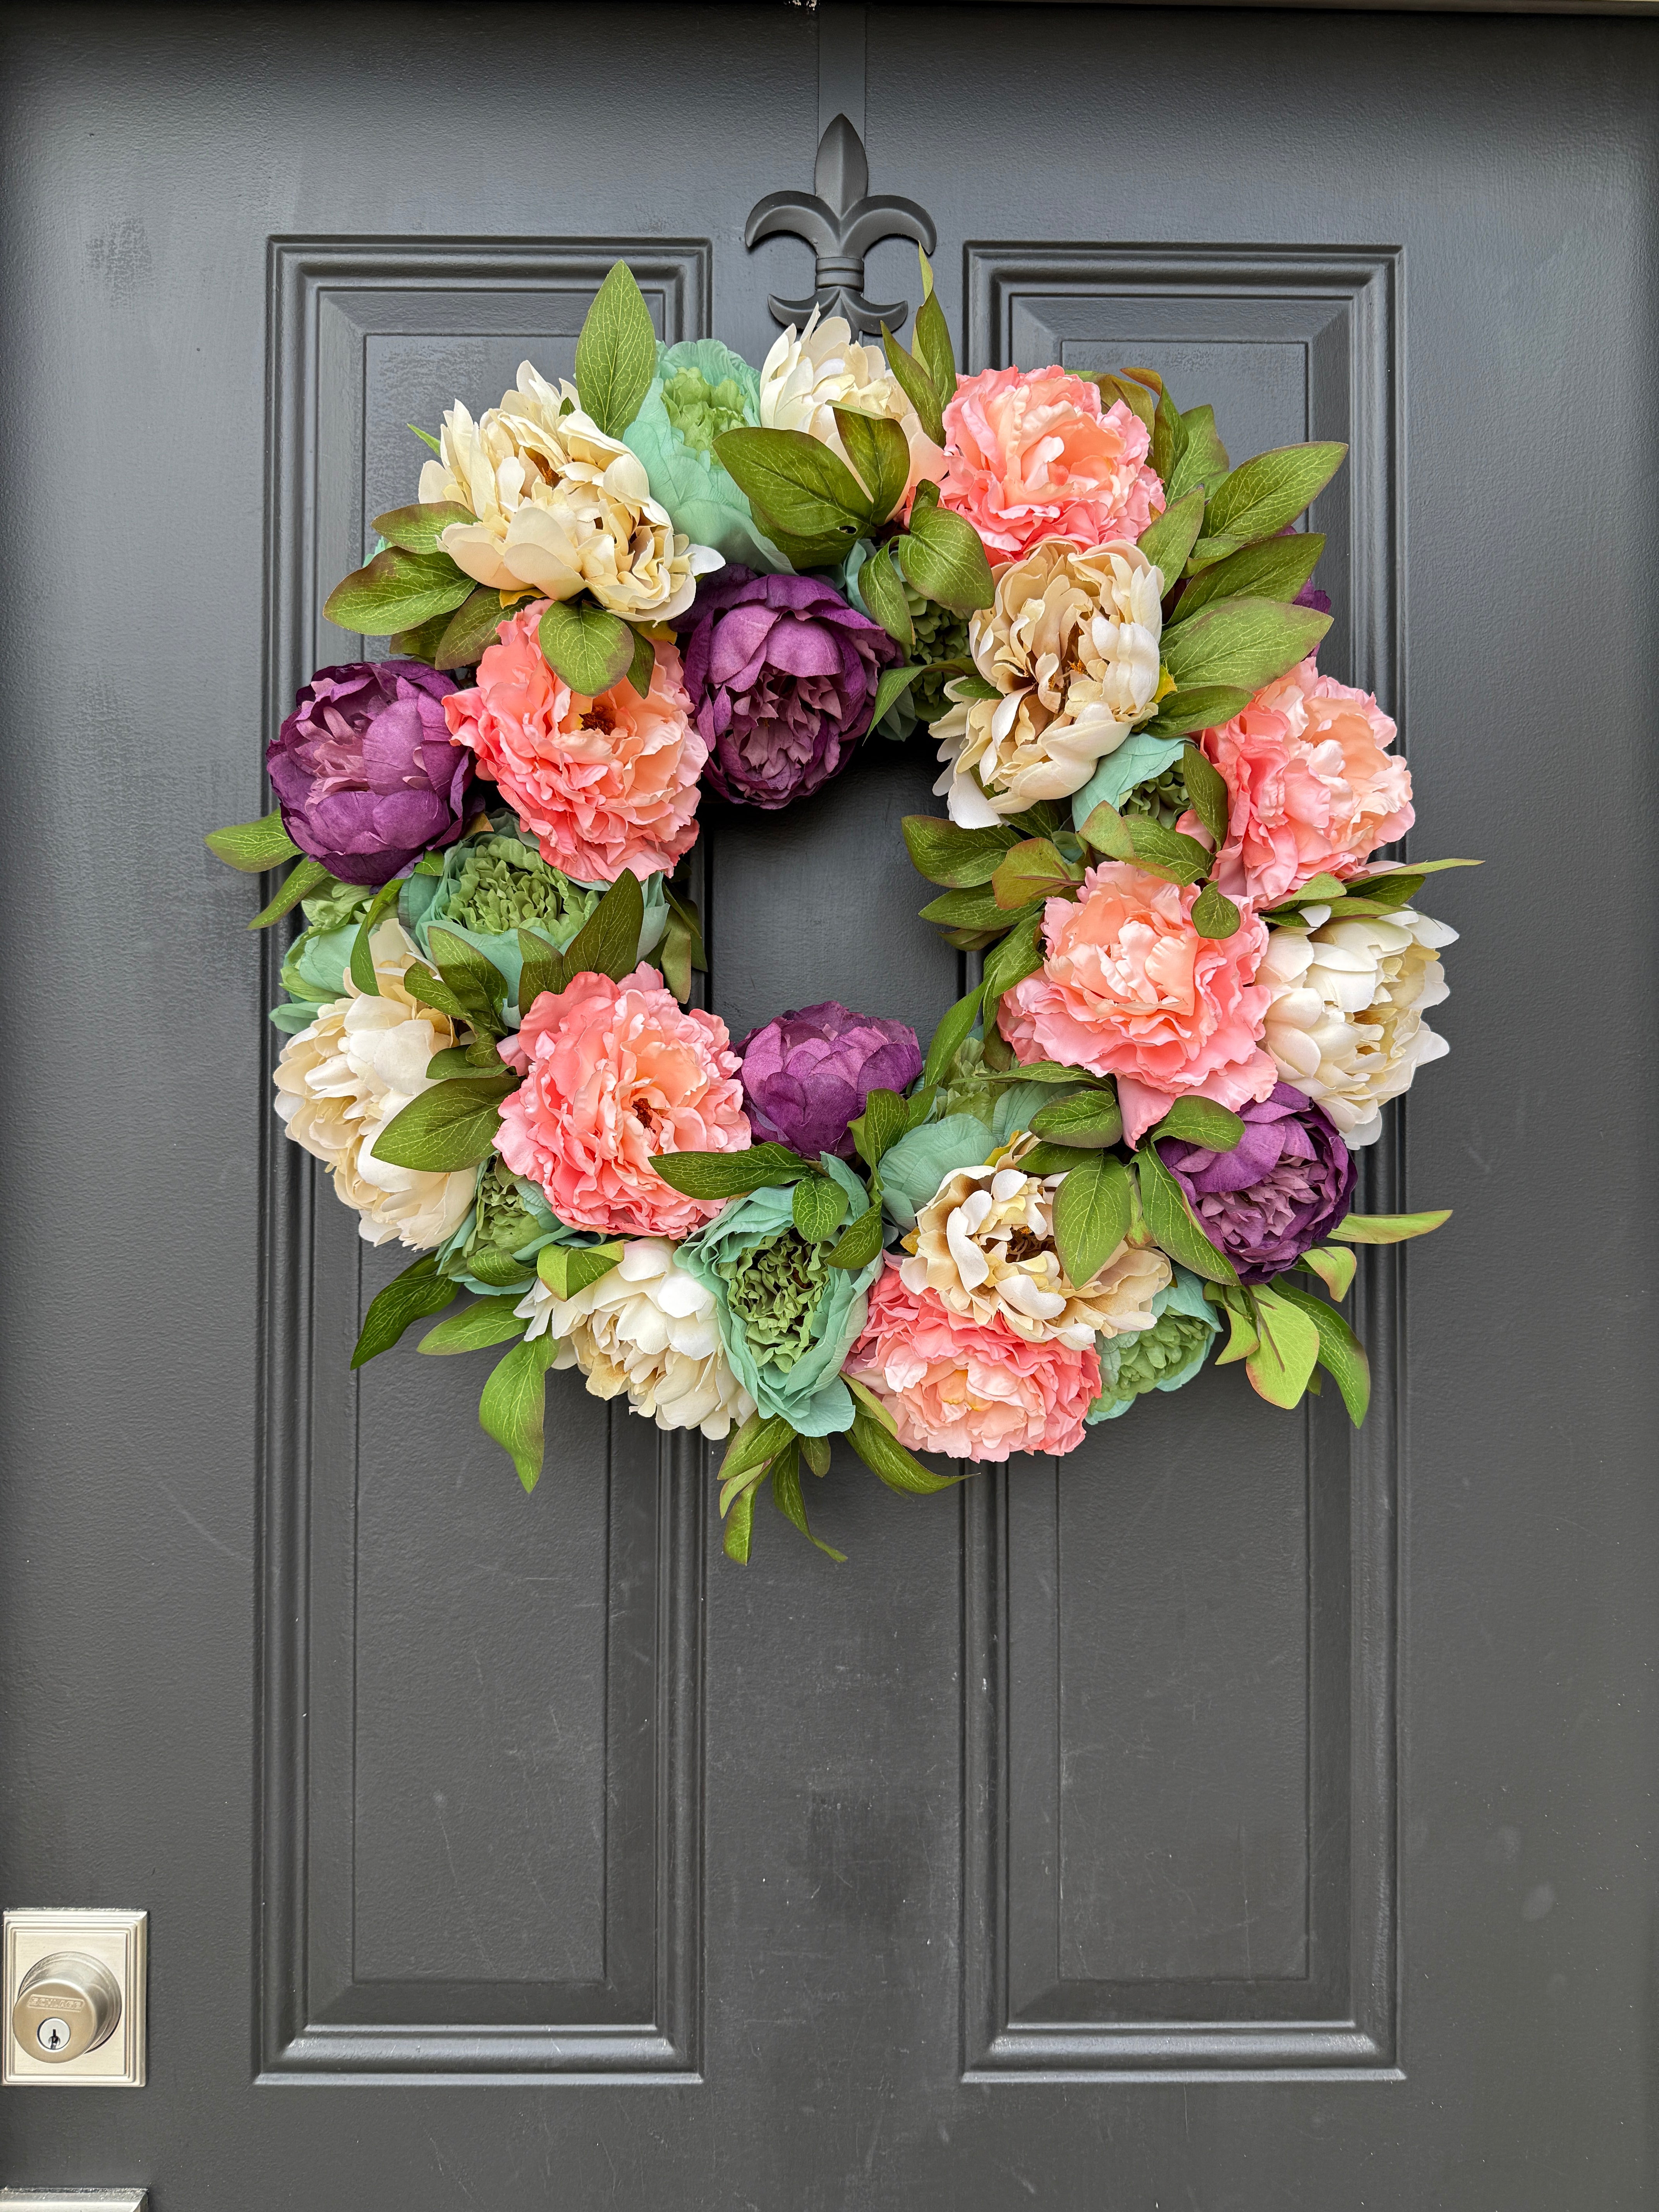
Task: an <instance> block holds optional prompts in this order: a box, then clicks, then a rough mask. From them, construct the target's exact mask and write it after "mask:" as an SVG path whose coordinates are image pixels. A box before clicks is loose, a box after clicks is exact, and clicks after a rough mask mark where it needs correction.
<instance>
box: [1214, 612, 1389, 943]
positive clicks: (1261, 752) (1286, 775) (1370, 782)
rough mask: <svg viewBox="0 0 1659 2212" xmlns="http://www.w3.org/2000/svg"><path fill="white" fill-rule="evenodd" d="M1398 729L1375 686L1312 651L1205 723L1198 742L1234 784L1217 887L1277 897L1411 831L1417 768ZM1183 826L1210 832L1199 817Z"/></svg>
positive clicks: (1356, 863) (1351, 868)
mask: <svg viewBox="0 0 1659 2212" xmlns="http://www.w3.org/2000/svg"><path fill="white" fill-rule="evenodd" d="M1394 740H1395V726H1394V724H1393V723H1392V722H1391V721H1390V720H1389V717H1388V716H1387V715H1386V714H1384V713H1383V710H1382V708H1380V707H1379V706H1378V705H1377V703H1376V700H1375V699H1374V698H1373V697H1372V696H1371V695H1370V692H1369V691H1357V690H1354V688H1353V687H1352V684H1339V683H1338V682H1337V681H1336V678H1334V676H1322V675H1321V674H1320V673H1319V671H1318V669H1317V668H1316V666H1315V665H1314V657H1313V655H1312V654H1311V653H1310V654H1309V656H1308V658H1307V659H1305V660H1304V661H1303V662H1302V664H1301V665H1300V666H1299V667H1297V668H1293V669H1291V671H1290V673H1289V674H1288V675H1286V676H1281V677H1279V678H1278V679H1277V680H1276V681H1275V682H1273V683H1272V684H1268V685H1267V689H1266V690H1263V691H1259V692H1258V693H1257V694H1256V696H1255V698H1254V699H1253V700H1251V702H1250V703H1249V706H1248V707H1247V708H1245V709H1244V711H1243V714H1237V715H1235V716H1234V718H1233V720H1231V722H1225V723H1223V725H1222V726H1221V727H1220V728H1219V729H1217V730H1206V731H1205V732H1204V733H1203V735H1202V736H1201V737H1200V738H1199V739H1198V740H1197V742H1198V743H1199V744H1200V745H1201V746H1202V748H1203V750H1204V751H1205V752H1206V754H1207V755H1208V757H1210V759H1211V760H1212V761H1213V762H1214V763H1215V765H1216V767H1217V768H1218V769H1220V771H1221V774H1222V775H1223V777H1224V778H1225V781H1226V785H1227V842H1226V843H1225V845H1224V846H1223V847H1222V848H1221V852H1220V854H1219V856H1218V860H1217V861H1216V866H1215V871H1214V873H1215V880H1216V884H1217V886H1218V889H1220V890H1223V891H1225V893H1226V895H1227V896H1228V897H1229V898H1231V899H1240V898H1246V899H1249V900H1251V901H1252V902H1254V903H1255V905H1257V906H1268V905H1271V904H1272V903H1273V901H1274V900H1276V899H1281V898H1283V897H1284V896H1285V894H1286V893H1287V892H1289V891H1293V890H1299V889H1300V887H1301V886H1302V885H1303V884H1305V883H1307V882H1308V881H1310V878H1313V877H1315V876H1316V875H1319V874H1321V873H1326V874H1329V875H1333V876H1337V877H1347V876H1351V875H1352V874H1353V873H1354V872H1355V870H1356V869H1358V868H1359V867H1360V866H1363V865H1364V862H1365V861H1366V860H1369V859H1370V855H1371V854H1373V853H1374V852H1375V851H1376V848H1377V847H1378V846H1379V845H1390V844H1392V843H1393V842H1394V841H1395V838H1396V837H1403V836H1405V834H1406V832H1407V829H1410V828H1411V826H1412V823H1413V821H1414V820H1415V819H1416V817H1415V815H1414V813H1413V810H1412V778H1411V770H1410V769H1408V768H1407V765H1406V763H1405V762H1404V761H1403V760H1398V759H1396V758H1395V757H1394V756H1393V755H1391V754H1390V753H1389V750H1388V749H1389V746H1390V745H1391V744H1393V743H1394ZM1180 826H1181V827H1182V829H1185V830H1186V831H1188V833H1189V834H1190V835H1196V836H1201V835H1202V834H1203V831H1202V825H1201V823H1200V822H1199V821H1198V819H1197V817H1196V816H1193V815H1188V816H1187V817H1184V818H1183V819H1182V823H1181V825H1180ZM1206 842H1207V841H1206Z"/></svg>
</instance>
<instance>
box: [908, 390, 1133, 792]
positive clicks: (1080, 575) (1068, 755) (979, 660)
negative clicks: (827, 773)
mask: <svg viewBox="0 0 1659 2212" xmlns="http://www.w3.org/2000/svg"><path fill="white" fill-rule="evenodd" d="M1090 388H1091V390H1092V389H1093V386H1091V387H1090ZM1163 592H1164V578H1163V574H1162V573H1161V571H1160V570H1158V568H1155V567H1154V566H1153V565H1152V562H1150V561H1148V559H1147V558H1146V555H1145V554H1144V553H1142V552H1140V551H1139V550H1138V549H1137V548H1136V547H1134V546H1133V545H1130V544H1127V543H1119V544H1115V545H1097V546H1093V547H1091V548H1090V549H1089V550H1085V551H1081V552H1080V551H1079V550H1078V548H1077V547H1076V546H1075V545H1072V544H1067V543H1066V540H1065V539H1064V538H1047V539H1045V540H1044V541H1043V543H1042V544H1040V545H1038V546H1037V547H1036V549H1035V550H1033V551H1032V552H1031V553H1030V554H1029V555H1028V556H1026V558H1025V559H1024V560H1023V561H1012V562H1009V563H1008V564H1007V566H1006V568H1000V569H999V570H998V571H997V580H996V598H995V599H994V601H993V603H992V605H990V606H989V607H987V609H986V610H985V611H984V612H983V613H981V614H976V615H975V616H974V617H973V619H972V621H971V622H970V623H969V641H970V649H971V651H972V653H973V656H974V662H975V666H976V667H977V668H978V670H979V672H980V674H981V676H982V677H983V678H985V680H986V682H987V683H988V684H994V685H995V686H996V689H997V690H998V692H999V693H1000V695H1001V696H1000V697H998V698H995V699H973V700H965V701H963V702H962V703H961V704H959V705H957V706H954V707H953V708H951V712H950V713H949V714H946V715H945V717H944V718H943V719H942V720H940V721H939V723H938V724H937V725H936V726H935V727H934V731H933V734H934V736H935V737H936V738H938V739H939V758H940V760H941V761H943V762H944V763H945V774H944V775H942V776H941V777H940V778H939V781H938V782H937V783H936V784H935V785H934V786H933V788H934V790H935V791H937V792H940V793H945V794H948V796H947V798H946V805H947V806H948V808H949V810H950V815H951V820H952V821H953V822H955V823H957V824H958V825H959V826H960V827H961V828H963V829H990V828H991V827H992V826H993V824H994V823H996V822H998V821H999V820H1000V819H1001V817H1003V816H1004V815H1008V814H1023V813H1024V811H1026V809H1027V808H1028V807H1031V806H1035V805H1036V804H1037V803H1038V801H1039V800H1041V799H1068V798H1070V796H1071V794H1072V793H1073V792H1074V791H1081V790H1082V788H1083V787H1084V785H1085V783H1087V782H1088V781H1089V779H1090V777H1091V775H1093V774H1094V772H1095V769H1096V767H1097V764H1098V763H1100V762H1101V761H1102V760H1103V759H1104V758H1105V757H1106V755H1107V754H1108V753H1111V752H1115V751H1116V750H1117V748H1118V747H1119V746H1120V745H1121V744H1122V743H1123V740H1124V739H1125V738H1127V736H1128V734H1129V732H1130V730H1131V729H1132V728H1133V726H1134V724H1135V723H1136V722H1137V721H1138V720H1139V719H1140V718H1141V717H1142V716H1143V715H1144V714H1150V712H1151V711H1152V696H1153V694H1154V693H1155V692H1156V690H1158V640H1159V638H1160V637H1161V636H1162V635H1163V630H1164V613H1163V609H1162V607H1161V606H1160V605H1159V601H1160V599H1161V598H1162V596H1163Z"/></svg>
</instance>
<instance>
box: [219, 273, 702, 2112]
mask: <svg viewBox="0 0 1659 2212" xmlns="http://www.w3.org/2000/svg"><path fill="white" fill-rule="evenodd" d="M617 258H626V259H627V260H628V261H629V263H630V264H631V265H632V266H633V268H634V270H635V273H636V274H637V276H638V277H639V279H640V283H641V289H642V290H643V292H644V295H645V297H646V299H647V303H648V304H649V305H650V307H651V308H652V312H653V317H654V318H655V319H656V321H657V325H658V328H659V331H660V332H661V333H662V335H663V336H664V337H665V338H667V339H669V340H671V341H672V340H677V339H678V338H681V337H696V336H699V335H701V334H702V331H704V329H705V328H706V319H707V312H708V274H709V261H710V252H709V248H708V245H707V243H706V242H704V241H701V240H680V241H676V240H667V241H665V240H660V239H658V240H639V239H626V238H617V239H604V240H575V241H562V242H560V241H554V242H546V241H542V240H507V241H502V240H422V239H398V238H392V239H315V240H307V239H279V240H273V241H272V245H271V248H270V293H269V299H270V417H269V428H270V443H269V453H268V483H269V495H268V496H269V516H268V521H269V528H270V544H271V546H272V548H273V558H272V562H271V568H270V587H269V602H268V606H267V640H268V647H267V676H268V687H267V696H268V702H269V706H268V711H269V713H270V716H271V718H272V720H271V726H273V727H274V726H275V721H276V718H278V717H279V716H280V715H281V714H282V713H283V711H284V710H285V709H286V708H287V706H288V705H289V702H291V700H292V697H293V695H294V691H295V687H296V686H297V684H300V683H301V681H303V679H304V678H305V677H306V676H307V674H308V673H309V672H310V671H311V670H312V668H313V666H315V665H318V664H319V663H320V662H325V661H330V660H336V659H346V658H349V657H354V656H356V654H357V653H359V652H360V650H361V642H360V641H358V640H356V639H352V638H347V637H344V636H343V635H342V634H341V633H339V632H337V631H335V630H333V629H331V628H330V627H329V626H328V625H327V624H326V623H324V622H323V621H322V618H321V613H320V609H321V603H322V600H323V598H324V597H325V594H326V592H327V590H328V589H329V587H330V586H331V584H332V583H333V582H334V581H335V580H337V578H338V577H339V576H340V575H342V574H344V573H345V572H346V571H347V570H349V568H353V567H355V566H356V564H357V563H358V562H361V561H362V559H363V558H364V556H365V554H366V552H367V550H368V534H367V532H366V518H367V517H369V516H372V515H374V513H377V512H380V511H381V510H383V509H384V508H385V507H388V506H392V505H398V504H402V503H403V502H404V501H406V500H407V499H408V498H410V496H411V495H412V485H413V483H414V479H415V477H416V473H417V471H418V465H419V463H420V461H421V459H422V454H421V452H420V449H419V447H418V446H417V445H416V441H415V440H414V439H413V438H412V437H410V435H409V434H408V432H407V431H406V430H405V429H404V427H403V426H404V423H405V422H410V421H414V422H421V423H422V424H423V425H424V426H425V427H427V428H434V427H435V423H436V420H437V416H438V413H439V411H440V410H441V409H442V407H443V406H444V405H446V404H447V403H448V401H449V400H450V399H451V398H453V397H455V396H456V395H458V394H459V395H462V396H465V398H467V400H468V401H469V404H472V405H473V406H474V408H475V410H476V409H477V405H478V404H481V403H480V400H479V393H480V392H481V391H483V392H485V393H486V395H487V398H489V399H493V398H495V395H496V394H497V393H499V392H501V390H502V389H503V388H504V386H507V385H508V384H510V383H511V382H512V381H513V376H514V374H515V372H516V368H517V363H518V362H519V360H520V357H522V356H532V357H533V358H534V359H535V361H536V363H537V366H538V368H541V369H542V371H543V372H544V374H547V375H549V376H552V377H556V376H558V375H560V374H568V373H569V371H570V368H571V367H572V362H573V360H574V346H575V339H576V334H577V332H578V331H580V326H581V320H582V317H583V315H584V314H585V313H586V308H587V306H588V303H589V301H591V299H592V295H593V293H594V291H595V289H597V287H598V285H599V283H600V281H601V280H602V279H603V277H604V276H605V271H606V270H608V269H609V268H610V266H611V264H612V262H614V261H616V260H617ZM374 649H375V650H377V651H379V650H383V648H382V647H379V646H378V644H377V645H376V647H375V648H374ZM273 934H274V933H273ZM275 957H276V952H275V947H274V946H273V947H272V948H271V951H270V960H271V961H272V963H273V965H274V962H275ZM269 981H270V984H271V986H272V987H273V994H274V985H275V981H276V978H275V975H274V973H273V974H272V975H270V978H269ZM262 1219H263V1224H264V1254H263V1264H264V1341H265V1364H264V1419H263V1423H262V1431H263V1435H262V1444H263V1450H262V1466H261V1482H262V1495H263V1508H262V1512H263V1522H262V1528H263V1535H262V1547H261V1553H260V1561H259V1577H258V1587H259V1595H260V1604H261V1614H262V1627H261V1634H262V1643H263V1670H262V1674H263V1686H262V1699H261V1711H260V1729H259V1778H260V1790H261V1861H260V1868H259V1898H260V1935H259V1958H258V1981H259V2006H258V2067H259V2073H258V2079H259V2080H260V2081H318V2082H328V2081H333V2082H362V2081H371V2080H398V2079H408V2078H410V2077H419V2078H422V2079H425V2080H450V2081H480V2080H491V2079H494V2080H501V2081H528V2080H536V2079H544V2080H548V2081H566V2080H577V2081H580V2080H592V2081H612V2082H614V2081H662V2080H665V2079H678V2080H688V2079H696V2069H697V2065H698V2032H699V2021H700V2017H701V1995H700V1990H701V1978H702V1929H701V1899H702V1870H701V1856H700V1854H701V1837H702V1735H701V1730H702V1595H703V1592H702V1578H703V1562H704V1555H705V1545H704V1531H703V1498H704V1489H705V1485H704V1484H703V1482H702V1480H701V1473H702V1452H701V1440H700V1439H695V1438H694V1439H692V1440H691V1441H690V1442H689V1443H688V1442H687V1440H686V1439H684V1437H666V1436H664V1435H662V1434H660V1433H659V1432H658V1431H655V1430H653V1429H651V1428H649V1427H648V1426H647V1425H645V1424H643V1423H641V1422H639V1421H637V1420H632V1419H629V1418H628V1416H627V1415H626V1413H625V1412H621V1411H617V1410H615V1409H611V1408H608V1407H603V1406H600V1405H599V1402H598V1401H595V1400H593V1399H592V1398H591V1397H589V1396H588V1395H586V1392H585V1391H584V1390H583V1389H582V1388H581V1386H580V1377H578V1376H574V1375H562V1376H557V1375H556V1376H550V1377H549V1386H550V1387H549V1392H548V1437H549V1443H548V1453H547V1465H546V1468H545V1471H544V1475H543V1479H542V1483H541V1486H540V1487H539V1489H538V1492H536V1494H535V1496H534V1497H533V1498H532V1499H530V1500H528V1501H526V1499H525V1498H523V1496H522V1494H521V1493H520V1492H519V1487H518V1485H517V1484H516V1483H515V1482H514V1481H513V1476H512V1471H511V1469H510V1468H508V1466H507V1463H506V1462H505V1461H504V1460H503V1459H502V1458H501V1455H499V1453H498V1452H496V1451H495V1448H494V1447H493V1446H492V1445H490V1443H489V1440H488V1439H487V1438H484V1437H483V1436H482V1434H481V1432H480V1431H478V1430H477V1425H476V1421H475V1419H474V1404H475V1400H476V1395H477V1388H478V1386H479V1383H480V1382H481V1381H482V1378H483V1373H485V1372H487V1371H488V1369H487V1366H486V1365H485V1364H483V1363H481V1362H478V1361H476V1360H471V1359H468V1360H462V1361H447V1360H435V1359H428V1360H422V1359H420V1358H416V1356H415V1352H414V1346H415V1344H416V1341H417V1340H418V1338H417V1335H416V1333H413V1332H411V1334H410V1337H408V1338H406V1339H405V1340H404V1344H403V1345H402V1346H399V1347H398V1350H397V1351H396V1352H392V1353H391V1354H389V1355H387V1356H386V1358H383V1359H382V1360H380V1361H378V1362H374V1363H372V1364H370V1365H369V1366H368V1367H366V1368H365V1369H364V1370H362V1374H361V1375H360V1376H353V1375H351V1373H350V1372H349V1370H348V1367H347V1360H348V1358H349V1346H350V1345H351V1343H352V1341H353V1340H354V1338H355V1336H356V1330H357V1328H358V1325H359V1322H360V1318H361V1315H362V1310H363V1308H364V1306H365V1305H366V1304H367V1303H368V1298H369V1297H371V1296H372V1295H373V1293H374V1291H376V1290H377V1289H378V1288H380V1285H381V1284H382V1283H384V1282H385V1281H386V1280H389V1279H390V1278H391V1277H392V1275H393V1274H395V1273H397V1272H398V1269H399V1268H400V1267H402V1266H403V1265H404V1264H405V1263H406V1262H407V1261H408V1258H409V1255H408V1254H407V1253H404V1252H400V1251H398V1249H397V1248H395V1247H393V1248H392V1249H388V1250H385V1251H374V1250H372V1249H370V1248H368V1247H366V1246H364V1245H363V1244H362V1243H361V1242H360V1241H359V1239H358V1238H357V1237H356V1234H355V1222H354V1220H353V1218H352V1216H351V1215H350V1214H349V1212H347V1211H346V1210H345V1209H344V1208H343V1207H342V1206H339V1205H338V1203H337V1201H336V1200H335V1198H334V1196H333V1194H332V1192H331V1189H330V1188H329V1187H328V1185H327V1182H326V1181H325V1178H323V1177H322V1176H320V1175H319V1174H318V1173H317V1171H316V1169H315V1164H314V1163H313V1161H311V1160H310V1159H309V1158H307V1156H306V1155H305V1154H304V1153H302V1152H300V1150H299V1149H298V1148H297V1147H296V1146H293V1145H290V1144H289V1143H287V1142H286V1141H285V1140H284V1139H283V1135H282V1133H281V1131H280V1129H279V1128H278V1127H276V1124H275V1122H274V1121H270V1120H269V1119H268V1121H267V1124H266V1127H265V1132H264V1207H263V1210H262ZM431 1370H435V1372H433V1371H431Z"/></svg>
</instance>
